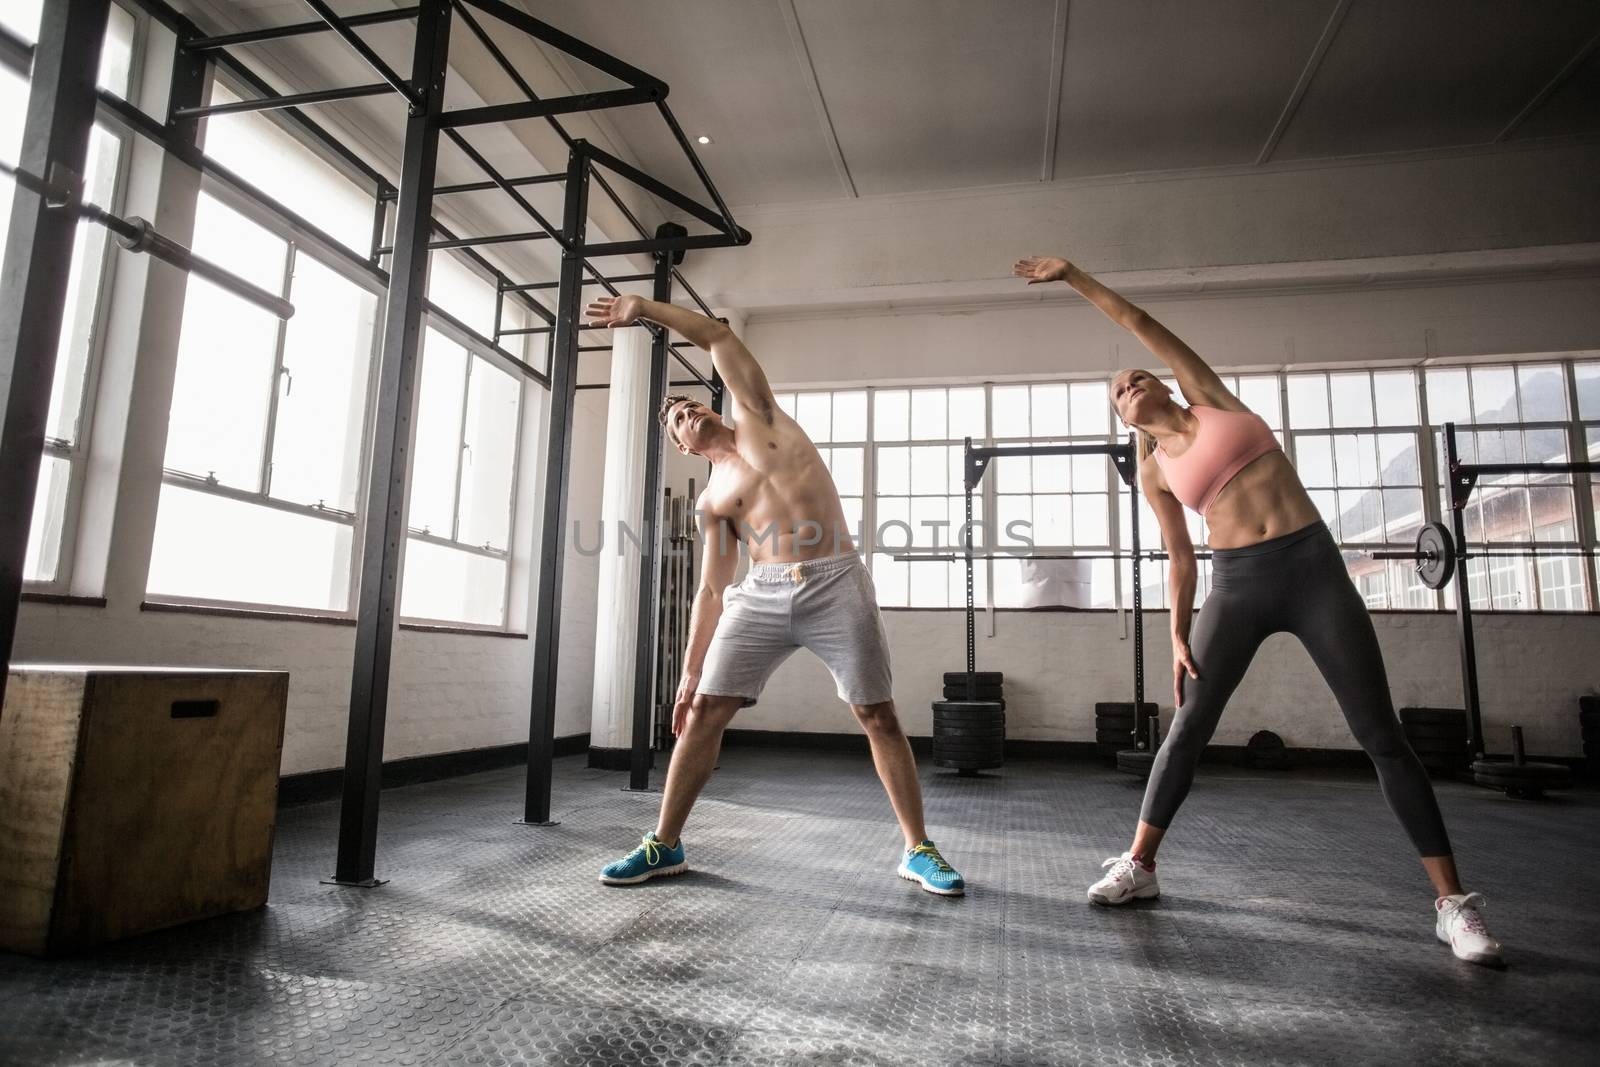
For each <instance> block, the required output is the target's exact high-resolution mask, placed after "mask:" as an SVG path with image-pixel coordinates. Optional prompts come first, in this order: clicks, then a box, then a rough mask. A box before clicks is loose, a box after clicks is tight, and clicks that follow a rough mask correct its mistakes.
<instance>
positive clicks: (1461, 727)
mask: <svg viewBox="0 0 1600 1067" xmlns="http://www.w3.org/2000/svg"><path fill="white" fill-rule="evenodd" d="M1405 731H1406V736H1407V737H1459V738H1461V742H1462V744H1465V743H1466V740H1467V724H1466V723H1464V722H1458V723H1438V724H1435V723H1419V722H1408V723H1406V724H1405Z"/></svg>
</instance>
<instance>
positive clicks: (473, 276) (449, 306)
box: [367, 215, 495, 337]
mask: <svg viewBox="0 0 1600 1067" xmlns="http://www.w3.org/2000/svg"><path fill="white" fill-rule="evenodd" d="M371 225H372V220H371V218H370V215H369V218H368V220H367V226H368V228H369V229H370V228H371ZM428 299H429V300H430V301H432V302H433V303H435V304H437V305H439V306H440V307H441V308H443V309H444V310H445V311H448V312H449V313H450V314H451V315H454V316H455V317H456V318H458V319H460V320H461V321H462V322H464V323H466V324H467V325H468V326H470V327H472V328H473V329H474V330H477V331H478V332H479V333H481V334H483V335H484V336H486V337H487V336H489V335H490V334H492V333H493V332H494V302H495V288H494V282H492V281H490V280H489V279H488V278H485V277H484V276H483V275H481V274H479V273H478V272H477V271H476V270H474V269H472V268H471V267H469V266H467V265H466V264H465V263H464V262H462V261H461V259H459V258H458V257H457V256H455V255H453V254H452V253H450V252H434V253H432V254H431V255H429V256H428Z"/></svg>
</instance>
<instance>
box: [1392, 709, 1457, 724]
mask: <svg viewBox="0 0 1600 1067" xmlns="http://www.w3.org/2000/svg"><path fill="white" fill-rule="evenodd" d="M1400 721H1401V722H1403V723H1405V724H1406V725H1407V726H1410V725H1411V724H1413V723H1415V724H1417V725H1418V726H1424V725H1426V726H1441V725H1444V724H1447V723H1460V724H1462V726H1463V728H1465V724H1466V721H1467V713H1466V712H1464V711H1462V710H1461V709H1460V708H1401V709H1400Z"/></svg>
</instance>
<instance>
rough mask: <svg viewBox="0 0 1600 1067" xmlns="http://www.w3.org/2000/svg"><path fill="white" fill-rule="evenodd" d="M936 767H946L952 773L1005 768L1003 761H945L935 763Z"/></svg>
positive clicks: (937, 760) (939, 760)
mask: <svg viewBox="0 0 1600 1067" xmlns="http://www.w3.org/2000/svg"><path fill="white" fill-rule="evenodd" d="M933 765H934V766H935V767H944V768H946V769H947V770H952V771H992V770H996V769H998V768H1000V767H1004V766H1005V763H1004V762H1003V761H1002V760H945V759H936V760H934V761H933Z"/></svg>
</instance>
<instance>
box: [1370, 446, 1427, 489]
mask: <svg viewBox="0 0 1600 1067" xmlns="http://www.w3.org/2000/svg"><path fill="white" fill-rule="evenodd" d="M1378 469H1379V471H1380V472H1381V473H1380V478H1381V480H1382V482H1383V484H1384V485H1420V484H1422V483H1421V478H1422V469H1421V465H1420V464H1419V463H1418V462H1417V439H1416V438H1415V437H1414V436H1412V435H1411V434H1408V433H1385V434H1379V435H1378Z"/></svg>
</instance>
